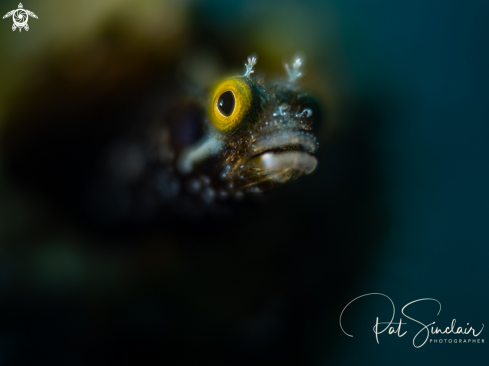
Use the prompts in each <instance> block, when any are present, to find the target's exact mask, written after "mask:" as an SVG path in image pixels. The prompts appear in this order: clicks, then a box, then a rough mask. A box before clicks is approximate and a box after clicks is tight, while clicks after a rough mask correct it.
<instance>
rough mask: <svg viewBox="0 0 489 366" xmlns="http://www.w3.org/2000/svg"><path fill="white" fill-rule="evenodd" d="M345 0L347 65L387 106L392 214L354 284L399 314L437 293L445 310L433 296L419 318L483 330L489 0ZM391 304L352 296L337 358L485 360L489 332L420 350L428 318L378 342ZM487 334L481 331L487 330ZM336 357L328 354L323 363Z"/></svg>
mask: <svg viewBox="0 0 489 366" xmlns="http://www.w3.org/2000/svg"><path fill="white" fill-rule="evenodd" d="M336 6H337V7H338V9H339V11H340V13H341V14H342V18H343V19H345V20H346V22H345V26H346V28H347V29H348V30H349V32H351V33H353V34H355V37H357V40H358V37H360V39H361V41H359V42H356V43H354V44H353V43H351V42H350V43H349V41H350V39H348V36H346V39H345V44H346V45H349V46H348V60H349V65H348V66H349V68H350V70H351V71H352V72H353V73H354V75H355V78H356V79H357V80H361V81H362V82H361V83H359V84H360V85H361V91H362V93H363V94H364V95H366V96H369V97H370V98H372V99H374V100H376V101H377V102H378V103H379V106H380V107H381V108H382V110H383V114H382V115H383V122H382V124H381V127H380V128H379V131H378V133H379V134H378V141H377V144H378V145H377V146H378V148H379V152H380V154H379V157H380V159H381V172H382V190H381V192H382V196H381V197H379V199H380V200H381V202H382V204H383V205H384V207H386V208H387V210H388V212H389V222H390V224H389V229H388V232H387V235H386V236H385V238H384V239H383V244H382V250H379V251H378V253H376V255H375V259H374V260H373V261H372V262H371V263H369V265H368V273H367V276H366V277H365V278H362V279H361V280H360V281H359V283H358V284H357V286H356V288H355V290H354V292H355V294H356V295H358V296H359V295H361V294H364V293H370V292H382V293H384V294H387V295H388V296H390V297H391V298H392V299H393V301H394V302H395V304H396V310H397V315H396V318H397V320H395V321H399V320H398V319H399V317H400V316H401V314H400V311H401V307H402V306H404V305H405V304H407V303H408V302H410V301H413V300H416V299H419V298H426V297H429V298H435V299H437V300H439V301H440V302H441V304H442V310H441V313H440V316H438V317H437V316H436V311H437V310H438V309H437V308H436V306H435V305H433V304H429V305H427V304H426V305H425V304H423V305H420V306H419V309H422V310H423V311H422V314H423V315H422V316H421V317H420V318H419V319H420V320H426V322H427V321H428V320H429V321H436V325H440V327H441V326H447V325H449V324H450V322H451V320H452V319H453V318H456V319H457V322H460V323H461V324H460V325H465V324H466V322H470V324H471V325H474V327H475V328H476V329H480V327H481V324H482V323H484V324H488V323H489V318H488V315H487V309H488V308H489V293H488V291H487V281H488V268H487V260H488V258H489V247H488V243H489V230H488V217H489V208H488V207H489V194H488V191H487V189H488V187H489V170H488V168H489V166H488V157H489V143H488V142H489V112H488V99H489V92H488V84H489V73H488V65H489V44H488V35H489V22H488V21H487V19H488V10H489V7H488V6H487V3H486V2H483V1H464V2H461V1H368V2H364V1H341V2H337V4H336ZM351 33H349V34H351ZM359 35H360V36H359ZM377 86H382V87H386V88H387V90H389V88H390V91H391V92H392V94H391V97H392V99H393V100H391V101H389V102H388V100H389V99H386V103H385V104H383V103H382V99H381V98H380V97H379V96H377V95H375V93H376V90H372V87H377ZM372 94H374V95H372ZM352 299H353V297H352ZM345 305H346V304H345ZM389 306H390V305H389V303H388V301H387V300H386V299H384V298H382V299H381V298H378V299H377V298H376V299H373V298H371V299H368V300H366V299H365V300H359V301H358V303H357V304H356V306H355V307H351V309H349V311H350V312H349V313H348V314H346V316H351V317H352V318H354V319H355V321H356V323H355V324H354V326H353V327H352V328H349V330H348V332H349V333H350V334H353V335H355V334H356V335H357V336H356V337H355V338H348V337H346V336H345V335H344V334H343V333H342V332H341V331H340V330H338V329H329V330H328V331H327V332H328V333H329V332H335V333H337V336H338V337H340V338H341V346H340V347H339V349H338V350H337V352H336V362H335V364H341V365H351V364H360V363H361V364H374V363H375V364H378V365H384V364H385V365H387V364H392V363H395V364H396V365H412V364H415V363H416V364H422V365H427V364H433V363H434V364H445V365H457V364H469V363H471V362H476V361H479V362H484V361H486V360H487V357H488V350H487V343H485V344H476V345H474V344H470V345H467V344H461V345H454V344H442V345H430V344H427V345H425V346H424V347H423V348H421V349H415V348H414V347H413V345H412V343H411V342H412V337H413V336H414V334H416V332H417V331H418V329H419V327H418V326H416V327H412V328H411V329H410V330H408V334H407V335H406V336H404V338H399V339H398V338H397V337H396V336H388V335H384V336H383V337H382V336H381V341H380V342H381V344H380V345H377V344H376V343H375V339H374V334H373V332H372V331H371V330H372V327H373V325H374V322H375V317H376V316H379V317H381V318H384V321H387V320H389V319H390V314H391V313H390V311H391V310H390V308H389ZM404 321H406V319H405V318H404ZM406 329H407V328H406ZM484 333H486V330H484V331H483V332H482V333H481V335H480V336H479V338H487V337H484V336H485V334H484ZM387 338H389V339H387ZM391 338H392V339H391ZM486 341H487V339H486ZM327 359H328V355H324V363H321V362H319V363H318V364H326V363H327V361H326V360H327ZM486 362H487V361H486Z"/></svg>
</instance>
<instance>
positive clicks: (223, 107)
mask: <svg viewBox="0 0 489 366" xmlns="http://www.w3.org/2000/svg"><path fill="white" fill-rule="evenodd" d="M217 108H219V111H220V112H221V113H222V114H223V115H225V116H226V117H229V116H230V115H231V114H232V113H233V111H234V94H233V93H232V92H230V91H227V92H225V93H222V94H221V96H220V97H219V100H218V101H217Z"/></svg>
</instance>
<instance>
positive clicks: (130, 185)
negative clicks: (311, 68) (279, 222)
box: [88, 57, 320, 218]
mask: <svg viewBox="0 0 489 366" xmlns="http://www.w3.org/2000/svg"><path fill="white" fill-rule="evenodd" d="M302 63H303V62H302V59H301V58H299V57H297V58H296V59H295V60H293V62H292V64H291V66H289V65H286V70H287V72H288V79H286V80H278V81H271V82H269V83H265V82H264V81H263V80H261V79H260V80H258V78H255V77H254V75H253V73H254V66H255V64H256V57H250V58H248V62H247V63H246V64H245V66H246V68H245V73H244V75H236V76H232V77H228V78H225V79H223V80H219V81H218V82H217V83H216V84H215V85H214V87H213V88H211V90H210V92H209V93H208V97H207V98H205V102H204V103H200V102H198V101H194V100H191V99H190V100H185V101H184V102H177V103H175V105H174V106H173V107H172V108H170V109H169V111H168V113H166V115H165V116H163V118H161V119H160V120H158V121H157V122H155V123H153V125H152V126H151V127H150V128H149V129H148V132H147V133H146V134H145V137H144V139H143V140H140V141H139V142H128V141H129V140H127V141H125V142H124V141H122V140H120V141H116V143H115V144H113V145H112V146H111V148H110V149H109V151H108V153H107V156H106V158H105V161H106V163H107V164H108V165H107V166H106V167H105V168H104V169H103V170H104V172H105V180H102V181H103V182H105V183H103V184H102V186H103V187H105V188H104V189H105V190H106V192H107V193H103V190H102V191H100V190H99V191H98V192H97V189H99V188H100V181H99V182H98V186H97V185H95V190H96V192H95V194H93V192H92V193H91V194H89V195H88V196H89V197H91V199H90V200H89V202H91V203H92V204H93V205H94V207H95V209H92V211H93V212H95V215H97V213H96V211H97V210H98V209H97V207H98V205H99V200H100V199H101V198H104V199H106V198H107V197H109V196H111V195H114V194H115V193H117V192H118V193H117V194H118V195H119V196H118V197H117V198H116V199H114V201H115V202H117V203H118V204H117V205H118V206H120V210H119V211H118V215H117V216H123V217H139V216H141V217H142V218H146V217H150V216H154V215H156V216H157V214H156V213H157V212H165V213H166V214H168V213H171V214H173V213H174V212H176V213H184V214H186V215H194V214H195V215H199V214H204V215H205V214H207V213H209V212H216V211H222V208H229V207H230V205H234V204H236V202H238V201H243V200H245V199H247V197H249V196H255V197H256V196H259V195H261V194H263V193H264V192H266V191H270V190H273V189H275V188H277V187H280V186H283V185H284V184H285V183H288V182H290V181H292V180H295V179H297V178H298V177H300V176H302V175H306V174H310V173H312V172H313V171H314V170H315V168H316V166H317V159H316V157H315V156H314V154H315V152H316V151H317V149H318V146H319V144H318V141H317V138H316V137H315V135H314V133H313V128H314V125H317V124H318V123H319V119H320V115H319V108H318V104H317V102H316V101H315V99H314V98H313V97H312V96H311V95H309V94H307V93H306V92H304V91H302V90H301V89H300V87H299V85H298V79H299V77H300V75H301V74H302V71H301V70H302ZM107 172H108V174H107ZM92 188H93V187H92ZM109 191H110V192H109ZM117 205H116V206H117ZM112 211H114V210H112ZM224 211H226V210H224Z"/></svg>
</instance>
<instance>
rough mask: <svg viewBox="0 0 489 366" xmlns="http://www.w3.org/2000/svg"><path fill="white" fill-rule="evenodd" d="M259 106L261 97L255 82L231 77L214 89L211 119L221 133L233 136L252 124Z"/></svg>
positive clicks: (210, 106) (240, 77) (239, 77)
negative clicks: (248, 124)
mask: <svg viewBox="0 0 489 366" xmlns="http://www.w3.org/2000/svg"><path fill="white" fill-rule="evenodd" d="M258 106H259V96H258V92H257V87H256V85H255V84H254V82H253V81H252V80H251V79H250V78H247V77H243V76H236V77H231V78H228V79H225V80H223V81H221V82H219V83H217V85H216V86H215V87H214V89H213V91H212V93H211V103H210V105H209V119H210V121H211V123H212V124H213V125H214V127H215V128H217V129H218V130H219V131H221V132H224V133H230V134H232V133H235V132H236V131H238V130H239V129H240V128H241V127H243V126H244V125H246V124H247V123H249V122H252V120H253V116H255V115H256V114H257V113H256V112H257V111H258Z"/></svg>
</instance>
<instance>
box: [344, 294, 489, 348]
mask: <svg viewBox="0 0 489 366" xmlns="http://www.w3.org/2000/svg"><path fill="white" fill-rule="evenodd" d="M366 296H383V297H385V298H387V299H388V300H389V301H390V303H391V305H392V317H391V320H390V321H388V322H380V321H379V317H377V318H376V319H375V325H374V327H373V332H374V334H375V339H376V341H377V344H379V334H382V333H384V332H386V331H387V332H388V334H397V336H398V337H403V336H405V335H406V333H407V331H403V330H402V326H403V325H406V324H407V323H405V322H403V321H402V318H399V322H398V323H396V322H394V318H395V316H396V307H395V305H394V302H393V301H392V300H391V298H390V297H389V296H387V295H385V294H381V293H369V294H364V295H361V296H358V297H356V298H355V299H353V300H352V301H350V302H349V303H348V304H346V306H345V307H344V308H343V310H342V311H341V314H340V328H341V330H342V331H343V333H345V334H346V335H347V336H348V337H353V336H352V335H351V334H348V333H347V332H346V331H345V330H344V329H343V324H342V321H341V320H342V317H343V313H344V312H345V310H346V309H347V308H348V306H350V304H351V303H353V302H355V301H357V300H358V299H360V298H362V297H366ZM422 301H434V302H436V303H437V304H438V306H439V308H438V313H437V314H436V315H437V316H438V315H439V314H440V312H441V303H440V302H439V301H438V300H436V299H431V298H426V299H418V300H414V301H411V302H410V303H407V304H406V305H404V307H403V308H402V309H401V313H402V315H403V316H404V317H406V318H407V319H409V320H410V321H412V322H415V323H417V324H419V325H420V326H421V329H420V330H419V331H418V333H416V335H415V336H414V338H413V346H414V347H416V348H420V347H422V346H424V345H425V344H426V342H427V341H428V340H429V338H430V335H440V334H444V335H447V334H464V335H469V337H470V336H472V337H478V336H479V335H480V334H481V332H482V330H483V329H484V324H482V327H481V329H480V331H479V332H478V333H477V332H476V330H475V329H474V328H472V327H469V328H462V327H457V328H456V319H453V320H452V323H451V325H450V326H449V327H446V328H445V329H443V327H442V328H441V329H440V328H438V327H437V326H433V325H434V324H435V323H436V322H432V323H429V324H423V323H422V322H420V321H419V320H416V319H414V318H413V317H411V316H409V315H407V313H408V308H409V307H410V306H411V305H412V304H415V303H417V302H422ZM384 325H385V327H384ZM467 325H469V323H467ZM396 326H397V327H396ZM430 327H431V328H430ZM423 336H424V338H423ZM472 342H474V341H472ZM482 342H484V340H482ZM435 343H436V341H435ZM450 343H451V342H450ZM454 343H457V342H456V341H455V342H454ZM459 343H462V342H459ZM464 343H466V342H464ZM469 343H470V340H469ZM474 343H475V342H474ZM477 343H479V342H477Z"/></svg>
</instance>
